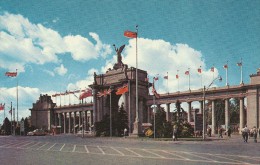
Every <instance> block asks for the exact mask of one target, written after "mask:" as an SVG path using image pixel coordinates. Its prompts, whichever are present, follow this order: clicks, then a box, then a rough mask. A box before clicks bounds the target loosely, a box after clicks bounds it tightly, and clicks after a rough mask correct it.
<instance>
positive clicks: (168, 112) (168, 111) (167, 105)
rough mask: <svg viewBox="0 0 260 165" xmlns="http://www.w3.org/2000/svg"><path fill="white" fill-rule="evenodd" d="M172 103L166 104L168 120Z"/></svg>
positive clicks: (168, 119)
mask: <svg viewBox="0 0 260 165" xmlns="http://www.w3.org/2000/svg"><path fill="white" fill-rule="evenodd" d="M170 105H171V104H170V103H168V104H166V120H167V121H170V120H171V119H170Z"/></svg>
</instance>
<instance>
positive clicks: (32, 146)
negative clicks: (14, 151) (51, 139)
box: [26, 142, 41, 148]
mask: <svg viewBox="0 0 260 165" xmlns="http://www.w3.org/2000/svg"><path fill="white" fill-rule="evenodd" d="M40 143H41V142H37V143H35V144H33V145H31V146H29V147H26V148H32V147H34V146H36V145H38V144H40Z"/></svg>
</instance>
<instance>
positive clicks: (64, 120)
mask: <svg viewBox="0 0 260 165" xmlns="http://www.w3.org/2000/svg"><path fill="white" fill-rule="evenodd" d="M66 115H67V113H66V112H64V113H63V117H64V118H63V122H64V123H63V126H64V133H66Z"/></svg>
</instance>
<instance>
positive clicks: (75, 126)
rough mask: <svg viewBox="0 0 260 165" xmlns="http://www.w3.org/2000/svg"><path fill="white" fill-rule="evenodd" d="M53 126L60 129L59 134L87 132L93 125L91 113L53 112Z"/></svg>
mask: <svg viewBox="0 0 260 165" xmlns="http://www.w3.org/2000/svg"><path fill="white" fill-rule="evenodd" d="M54 124H55V126H59V127H60V129H61V130H60V131H61V132H60V133H73V134H76V133H77V131H79V130H85V131H89V130H91V126H92V125H93V111H74V112H55V113H54Z"/></svg>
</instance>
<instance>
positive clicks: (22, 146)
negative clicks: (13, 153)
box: [17, 142, 34, 148]
mask: <svg viewBox="0 0 260 165" xmlns="http://www.w3.org/2000/svg"><path fill="white" fill-rule="evenodd" d="M32 143H34V142H30V143H27V144H24V145H21V146H20V147H17V148H24V147H25V146H28V145H29V144H32Z"/></svg>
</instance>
